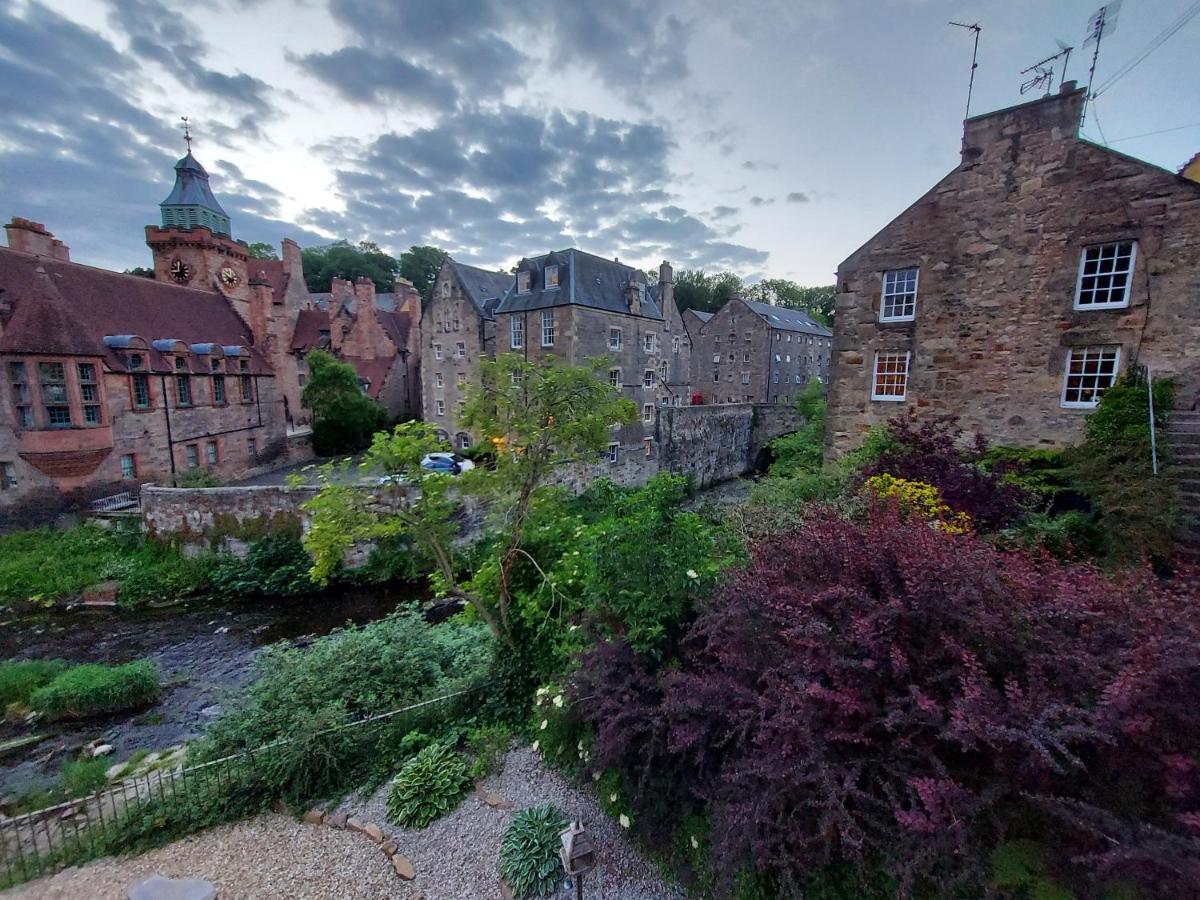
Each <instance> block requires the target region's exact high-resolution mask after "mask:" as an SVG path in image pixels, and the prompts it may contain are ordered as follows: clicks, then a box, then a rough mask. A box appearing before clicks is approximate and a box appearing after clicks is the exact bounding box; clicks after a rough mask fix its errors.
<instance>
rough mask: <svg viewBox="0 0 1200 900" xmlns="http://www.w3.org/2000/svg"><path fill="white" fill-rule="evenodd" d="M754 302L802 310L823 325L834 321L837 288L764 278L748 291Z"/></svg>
mask: <svg viewBox="0 0 1200 900" xmlns="http://www.w3.org/2000/svg"><path fill="white" fill-rule="evenodd" d="M747 296H748V297H750V298H751V299H752V300H758V301H759V302H762V303H773V304H774V305H776V306H784V307H787V308H788V309H802V310H804V311H805V312H806V313H808V314H809V315H810V316H812V317H813V318H814V319H815V320H816V321H818V322H820V323H821V324H822V325H826V326H828V325H829V324H830V323H831V322H832V321H833V308H834V303H835V300H836V298H837V286H836V285H832V284H827V285H823V286H820V287H803V286H801V285H798V284H796V282H794V281H788V280H787V279H786V278H764V279H763V280H762V281H760V282H759V283H758V284H756V285H754V286H753V287H751V288H750V289H749V290H748V291H747Z"/></svg>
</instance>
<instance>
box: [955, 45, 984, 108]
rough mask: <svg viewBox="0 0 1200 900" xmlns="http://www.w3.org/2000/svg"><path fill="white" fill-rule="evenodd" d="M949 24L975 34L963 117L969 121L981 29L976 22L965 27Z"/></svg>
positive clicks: (977, 66)
mask: <svg viewBox="0 0 1200 900" xmlns="http://www.w3.org/2000/svg"><path fill="white" fill-rule="evenodd" d="M950 24H951V25H953V26H955V27H956V28H965V29H967V31H971V32H974V33H975V48H974V49H973V50H972V51H971V78H970V80H969V81H968V82H967V113H966V115H965V116H963V118H964V119H969V118H971V94H972V93H973V92H974V90H975V70H976V69H978V68H979V32H980V31H982V30H983V29H982V28H980V27H979V23H978V22H976V23H975V24H974V25H967V24H965V23H963V22H951V23H950Z"/></svg>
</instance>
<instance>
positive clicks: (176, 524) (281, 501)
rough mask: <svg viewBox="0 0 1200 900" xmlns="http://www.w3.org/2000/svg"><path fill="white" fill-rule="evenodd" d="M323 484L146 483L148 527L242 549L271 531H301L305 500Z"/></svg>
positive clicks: (201, 545)
mask: <svg viewBox="0 0 1200 900" xmlns="http://www.w3.org/2000/svg"><path fill="white" fill-rule="evenodd" d="M316 493H317V488H315V487H301V488H292V487H285V486H282V485H246V486H242V487H219V488H170V487H159V486H158V485H146V486H145V487H143V488H142V521H143V523H144V525H145V528H146V533H147V534H149V535H150V536H151V537H157V538H160V539H163V540H178V541H181V542H182V543H183V544H184V545H185V546H190V547H193V548H196V549H212V550H220V551H222V552H230V553H239V552H240V551H241V549H242V548H243V547H244V545H245V543H246V542H248V541H250V540H252V539H254V538H255V537H258V536H260V535H262V534H264V533H266V532H267V531H277V530H286V531H300V530H302V529H303V528H304V526H305V524H306V517H305V514H304V511H303V510H302V509H301V506H302V505H303V504H304V503H306V502H308V501H309V500H310V499H312V498H313V497H314V496H316Z"/></svg>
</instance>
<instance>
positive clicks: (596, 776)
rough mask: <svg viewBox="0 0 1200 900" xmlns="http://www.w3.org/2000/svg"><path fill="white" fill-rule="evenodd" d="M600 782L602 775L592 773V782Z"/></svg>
mask: <svg viewBox="0 0 1200 900" xmlns="http://www.w3.org/2000/svg"><path fill="white" fill-rule="evenodd" d="M599 780H600V773H599V772H593V773H592V781H599Z"/></svg>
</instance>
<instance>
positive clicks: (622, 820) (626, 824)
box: [617, 813, 629, 828]
mask: <svg viewBox="0 0 1200 900" xmlns="http://www.w3.org/2000/svg"><path fill="white" fill-rule="evenodd" d="M617 823H618V824H619V825H620V826H621V827H622V828H628V827H629V816H627V815H625V813H621V818H619V819H617Z"/></svg>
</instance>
